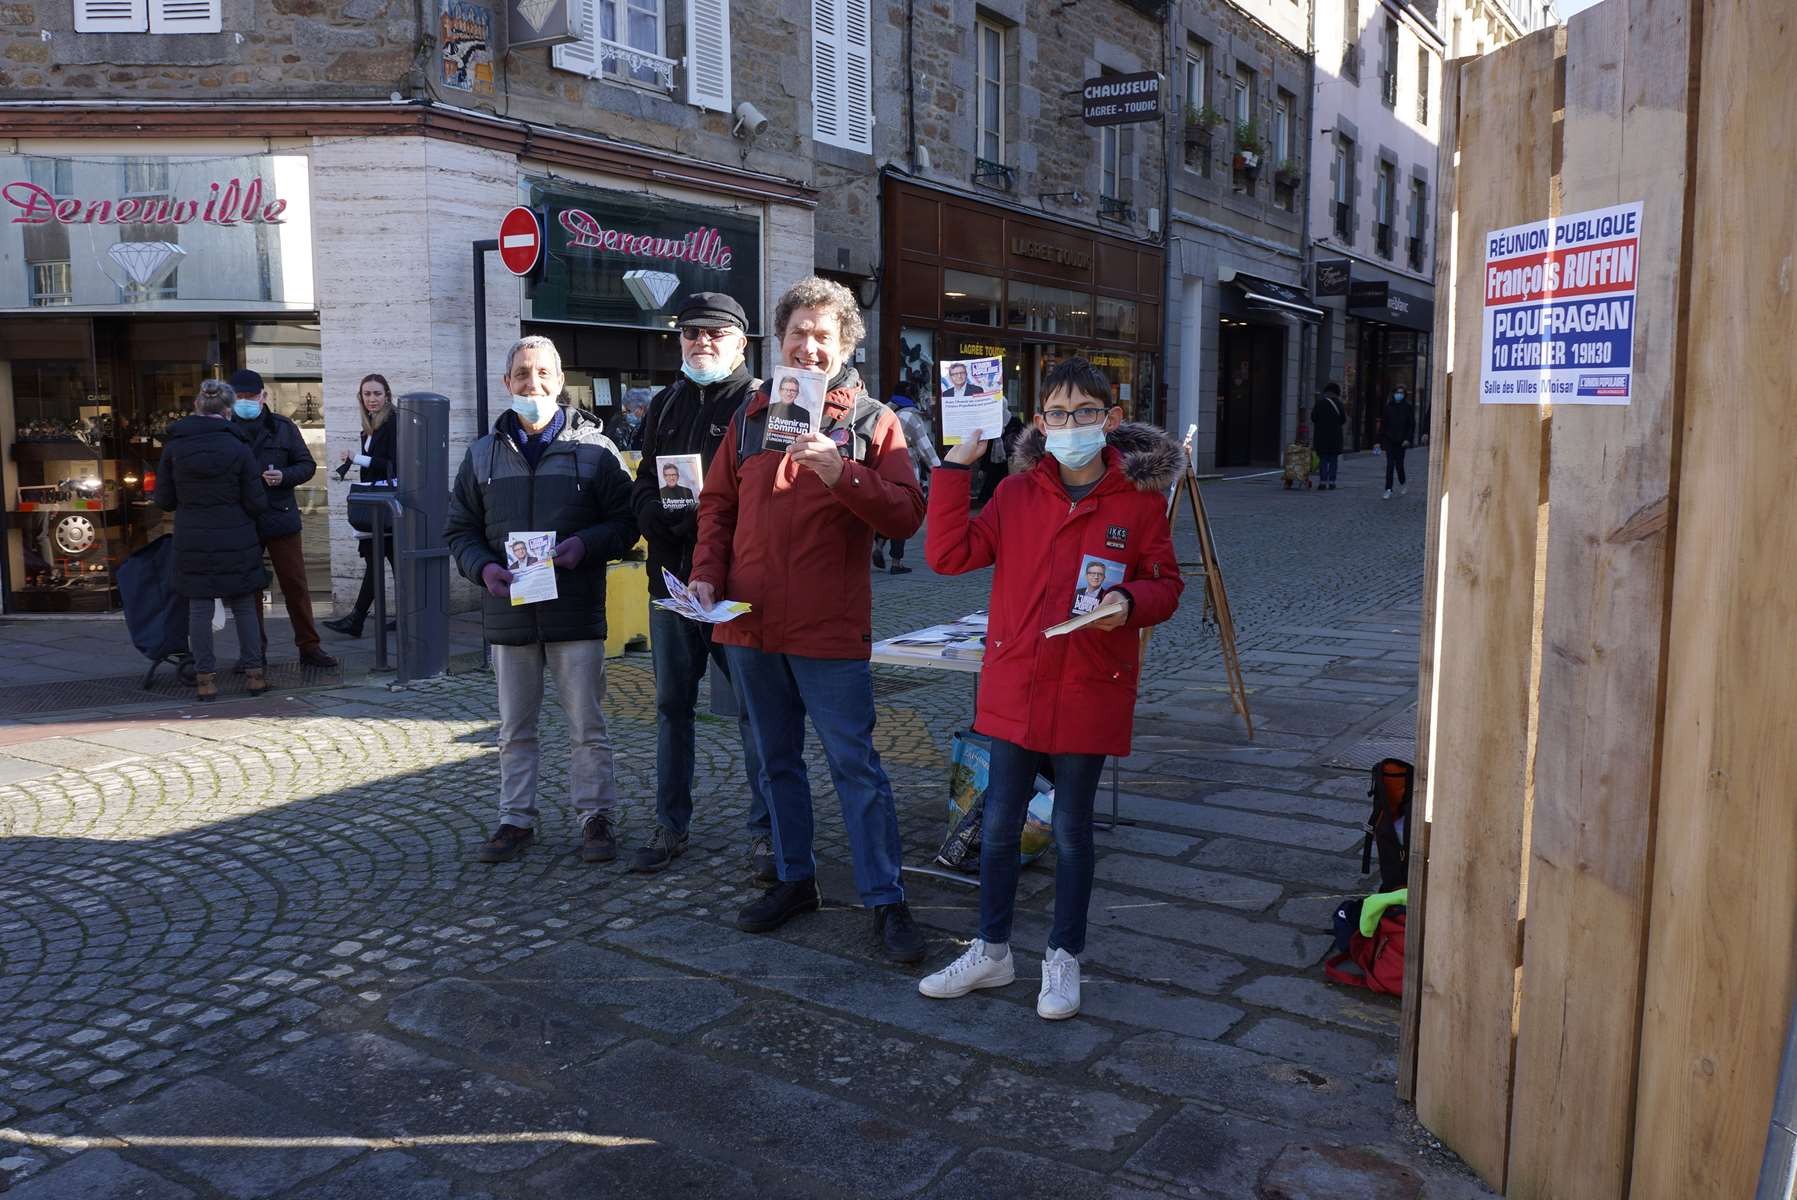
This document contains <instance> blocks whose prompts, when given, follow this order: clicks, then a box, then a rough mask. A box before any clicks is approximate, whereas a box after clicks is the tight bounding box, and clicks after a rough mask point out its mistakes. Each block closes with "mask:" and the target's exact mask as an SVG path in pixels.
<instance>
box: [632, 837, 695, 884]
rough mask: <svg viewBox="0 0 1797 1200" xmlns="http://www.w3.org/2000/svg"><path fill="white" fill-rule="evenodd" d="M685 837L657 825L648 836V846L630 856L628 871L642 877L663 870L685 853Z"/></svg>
mask: <svg viewBox="0 0 1797 1200" xmlns="http://www.w3.org/2000/svg"><path fill="white" fill-rule="evenodd" d="M686 843H687V835H686V834H684V833H675V832H674V831H673V830H672V829H669V828H668V827H667V826H666V825H657V826H656V827H655V832H654V833H652V834H650V835H649V844H648V845H647V846H644V847H642V848H641V849H640V850H638V851H637V852H636V853H635V854H633V855H631V856H630V869H631V870H632V871H637V872H640V873H642V874H644V875H653V874H654V873H655V872H657V871H660V870H663V869H664V868H666V867H667V866H668V865H669V864H671V863H672V862H673V861H674V860H675V859H677V858H679V857H680V856H681V855H682V854H685V853H686Z"/></svg>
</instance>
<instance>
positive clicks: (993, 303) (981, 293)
mask: <svg viewBox="0 0 1797 1200" xmlns="http://www.w3.org/2000/svg"><path fill="white" fill-rule="evenodd" d="M1001 291H1002V288H1001V285H1000V283H999V281H998V280H997V279H994V278H993V277H992V276H990V275H975V274H973V273H972V272H971V271H944V272H943V273H942V319H943V320H944V321H959V322H960V323H961V324H963V325H997V324H998V309H999V303H1000V298H1001Z"/></svg>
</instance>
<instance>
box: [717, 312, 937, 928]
mask: <svg viewBox="0 0 1797 1200" xmlns="http://www.w3.org/2000/svg"><path fill="white" fill-rule="evenodd" d="M865 332H866V329H865V327H864V326H863V325H862V322H861V311H860V309H859V307H857V305H856V303H855V297H854V294H853V293H851V292H850V291H849V290H848V289H847V288H845V287H843V286H842V285H841V284H838V283H831V282H829V281H828V280H824V279H817V278H810V279H803V280H800V281H799V282H798V283H796V284H794V285H793V286H792V287H791V288H790V289H789V290H788V291H787V293H786V295H784V296H782V297H781V298H780V302H779V304H778V305H776V306H775V309H774V333H775V335H776V336H778V337H779V339H780V357H781V361H782V362H784V363H785V364H786V365H787V366H789V367H804V368H808V369H811V370H815V371H822V372H823V373H824V376H825V378H826V379H827V380H828V381H829V383H828V387H829V391H828V394H827V395H826V396H825V397H824V412H823V422H822V429H821V431H820V432H818V433H812V434H806V435H804V436H802V437H800V438H799V439H798V441H797V442H795V443H794V444H793V446H792V448H791V449H790V450H787V451H786V452H785V453H779V452H776V451H772V450H764V449H763V448H762V440H763V435H764V434H765V432H766V426H767V413H768V391H767V387H766V386H765V385H763V386H762V388H761V389H760V390H759V391H757V392H756V393H755V394H754V395H753V396H751V397H750V398H749V401H748V403H747V405H745V406H744V407H743V408H742V409H741V410H740V411H738V413H737V414H736V416H735V417H734V418H733V419H732V420H731V422H730V428H729V429H728V430H727V431H726V432H725V435H724V443H723V445H722V446H721V447H720V448H719V450H718V453H717V456H716V457H715V458H713V459H712V461H711V466H710V468H709V469H708V470H707V472H706V475H705V488H704V502H703V503H702V504H700V505H699V545H698V548H697V549H696V550H695V551H694V554H693V568H692V574H691V576H690V577H689V578H690V586H691V588H692V591H693V594H694V595H695V596H696V597H697V598H698V599H699V600H700V601H701V602H703V603H705V604H707V605H709V604H711V603H712V602H713V601H714V600H715V599H718V598H727V599H730V600H746V601H748V602H749V604H750V605H752V606H753V608H752V610H751V611H750V612H749V613H747V614H745V615H744V616H741V617H738V618H737V619H736V620H734V621H731V622H729V623H728V624H724V625H719V626H718V627H717V632H716V633H715V634H714V640H715V641H716V642H717V643H718V644H720V645H722V646H723V647H724V653H725V656H726V658H727V659H728V660H729V663H730V674H731V677H732V678H733V679H735V680H737V681H738V687H739V688H740V689H741V694H742V698H743V700H744V702H745V706H746V707H747V708H748V712H749V725H750V728H751V729H752V730H753V731H754V734H755V741H756V744H757V746H758V747H759V748H760V751H761V759H762V764H763V768H764V770H765V771H766V773H767V774H766V779H767V785H768V807H769V810H770V813H771V815H772V817H773V826H774V859H775V865H776V866H777V868H778V871H779V876H780V882H779V883H777V884H775V885H774V886H773V887H771V888H769V889H768V890H767V892H766V894H764V895H763V896H762V897H761V899H759V900H756V901H755V902H754V903H752V904H750V905H749V906H748V907H747V908H744V909H743V910H742V912H741V913H740V914H738V916H737V918H736V924H737V928H739V929H742V930H745V931H747V932H749V933H766V932H768V931H769V930H773V929H777V928H779V927H780V926H781V925H783V924H785V923H786V921H787V920H788V919H789V918H791V917H794V916H796V915H798V914H800V913H807V912H815V911H817V909H819V908H820V907H822V905H823V897H822V895H821V894H820V893H819V891H818V886H817V863H816V860H815V859H814V858H813V857H812V853H811V843H812V812H811V787H810V784H809V783H808V781H807V779H806V775H805V760H804V749H805V718H806V717H807V716H809V717H810V718H811V724H812V727H813V728H814V729H816V730H817V735H818V739H819V740H820V741H822V742H823V745H824V754H825V755H826V757H827V758H828V759H829V762H830V776H831V778H832V779H833V780H834V781H835V783H836V794H837V796H838V798H839V799H840V800H841V803H842V818H843V824H844V825H846V826H847V827H848V834H849V848H850V851H851V853H852V855H853V858H854V866H855V886H856V889H857V890H858V891H859V892H860V894H861V902H862V903H863V904H865V905H866V906H867V907H869V908H871V909H873V910H874V931H875V934H876V936H877V937H878V938H879V940H880V941H881V943H882V945H883V946H884V949H885V953H886V956H887V957H888V958H890V959H892V960H893V961H895V962H917V961H918V960H920V959H921V958H922V957H923V935H922V934H921V933H920V932H919V931H918V929H917V925H916V923H915V922H914V921H913V920H912V919H911V910H910V909H909V908H907V907H906V905H905V890H904V887H903V886H902V884H901V883H900V881H899V867H900V865H901V863H902V862H903V850H902V847H901V846H900V844H899V828H898V810H897V807H896V805H895V804H894V802H893V798H892V785H891V783H890V782H889V781H888V780H887V778H886V772H885V770H884V769H883V768H882V767H881V766H880V756H879V754H878V753H877V752H875V750H874V745H873V731H874V694H873V675H872V673H871V671H870V670H869V668H868V654H869V652H870V651H871V648H872V645H873V634H872V629H873V590H872V585H871V584H870V582H869V579H868V573H867V562H868V557H869V555H870V554H871V552H872V550H873V542H874V538H875V536H876V535H877V536H879V537H886V538H907V537H910V536H911V535H912V534H914V533H916V532H917V529H918V526H919V525H921V524H922V523H923V507H924V506H923V493H922V491H921V490H920V489H919V488H918V486H917V477H916V476H915V475H914V474H913V473H912V471H911V456H910V451H909V450H908V449H907V447H906V446H905V435H904V434H903V432H901V431H900V429H899V424H898V419H897V418H896V417H894V416H893V415H892V412H891V411H890V410H889V409H887V407H886V406H885V405H884V404H881V403H880V402H879V401H878V400H876V399H874V398H873V397H871V396H869V395H868V394H867V393H866V392H865V391H864V390H863V389H862V386H861V380H860V377H859V376H858V375H857V374H856V372H855V369H854V368H853V367H851V366H849V365H848V364H849V363H850V362H851V361H852V360H853V357H854V353H855V347H856V346H857V345H859V344H860V342H861V338H862V336H863V334H864V333H865Z"/></svg>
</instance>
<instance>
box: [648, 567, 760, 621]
mask: <svg viewBox="0 0 1797 1200" xmlns="http://www.w3.org/2000/svg"><path fill="white" fill-rule="evenodd" d="M661 582H662V586H663V587H665V588H667V589H668V598H667V599H666V600H657V601H655V605H656V607H657V608H665V609H667V610H668V611H669V612H671V613H677V614H679V615H680V616H683V617H685V618H686V619H687V620H689V621H699V622H702V623H704V624H706V625H722V624H723V623H724V622H726V621H734V620H736V618H738V617H740V616H742V615H743V614H744V613H746V612H748V611H749V605H748V603H747V602H746V601H743V600H719V601H718V602H717V603H716V604H714V605H712V606H711V607H710V608H706V607H705V606H704V605H702V604H700V603H699V601H698V599H697V597H695V596H694V595H693V594H692V592H691V590H689V589H688V588H687V586H686V585H685V584H684V583H681V582H680V580H678V579H676V578H675V577H674V573H673V572H672V571H670V570H668V569H667V568H666V567H663V568H662V569H661Z"/></svg>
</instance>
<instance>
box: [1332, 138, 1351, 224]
mask: <svg viewBox="0 0 1797 1200" xmlns="http://www.w3.org/2000/svg"><path fill="white" fill-rule="evenodd" d="M1354 190H1355V189H1354V141H1353V139H1352V138H1348V137H1345V136H1343V135H1341V134H1337V135H1336V138H1335V191H1334V208H1335V212H1334V213H1333V214H1332V215H1333V216H1334V218H1335V220H1334V225H1335V240H1336V241H1338V242H1340V243H1341V244H1342V245H1344V246H1352V245H1353V244H1354Z"/></svg>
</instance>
